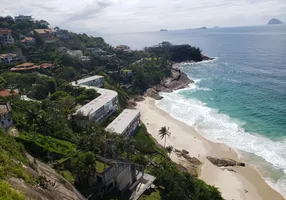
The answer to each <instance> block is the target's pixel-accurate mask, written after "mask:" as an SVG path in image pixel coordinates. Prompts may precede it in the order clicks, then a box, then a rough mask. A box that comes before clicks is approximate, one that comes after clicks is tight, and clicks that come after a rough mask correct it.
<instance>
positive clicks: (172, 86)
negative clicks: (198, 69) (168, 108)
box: [146, 65, 194, 100]
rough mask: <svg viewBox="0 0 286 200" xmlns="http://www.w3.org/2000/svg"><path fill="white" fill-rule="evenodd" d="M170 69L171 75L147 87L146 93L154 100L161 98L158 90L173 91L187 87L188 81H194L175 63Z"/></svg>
mask: <svg viewBox="0 0 286 200" xmlns="http://www.w3.org/2000/svg"><path fill="white" fill-rule="evenodd" d="M171 71H172V75H171V77H168V78H165V79H164V80H162V82H161V84H158V85H155V86H154V87H152V88H149V89H148V90H147V91H146V95H147V96H149V97H152V98H154V99H156V100H161V99H162V98H163V97H162V96H160V95H159V92H173V91H174V90H179V89H183V88H187V87H188V86H189V84H190V83H193V82H194V81H193V80H190V79H189V77H188V76H187V74H185V73H184V72H182V71H181V70H180V69H178V68H177V65H174V66H173V67H172V70H171Z"/></svg>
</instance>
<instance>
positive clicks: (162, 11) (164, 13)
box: [0, 0, 286, 33]
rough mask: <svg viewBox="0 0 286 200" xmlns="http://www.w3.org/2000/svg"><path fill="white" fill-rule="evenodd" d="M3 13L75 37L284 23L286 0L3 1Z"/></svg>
mask: <svg viewBox="0 0 286 200" xmlns="http://www.w3.org/2000/svg"><path fill="white" fill-rule="evenodd" d="M0 13H1V15H2V16H5V15H11V16H15V15H18V14H24V15H33V17H34V18H35V19H44V20H47V21H48V22H50V24H51V25H52V27H54V26H59V27H60V28H65V29H69V30H72V31H75V32H87V33H91V32H95V31H96V32H101V33H123V32H143V31H157V30H160V29H162V28H166V29H187V28H195V27H202V26H207V27H213V26H221V27H225V26H248V25H261V24H265V23H267V21H268V20H269V19H271V18H273V17H275V18H278V19H280V20H282V21H284V22H286V0H41V1H40V0H0Z"/></svg>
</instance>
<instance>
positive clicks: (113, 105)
mask: <svg viewBox="0 0 286 200" xmlns="http://www.w3.org/2000/svg"><path fill="white" fill-rule="evenodd" d="M102 80H103V81H104V78H103V79H102V77H100V76H93V77H90V78H87V79H81V80H78V81H76V82H73V83H72V85H73V86H80V87H84V88H87V89H94V90H96V92H97V93H99V94H100V96H99V97H97V98H96V99H94V100H92V101H91V102H89V103H88V104H86V105H84V106H82V107H81V108H79V109H78V110H77V111H76V113H75V114H76V115H83V116H86V117H88V118H89V119H90V120H92V121H95V122H98V121H101V120H103V119H105V118H107V117H109V116H110V115H111V114H113V113H114V112H115V111H116V110H117V102H118V94H117V92H115V91H113V90H107V89H102V88H99V87H94V86H93V85H95V86H100V85H101V86H102V85H103V83H102V82H101V81H102ZM90 85H92V86H90Z"/></svg>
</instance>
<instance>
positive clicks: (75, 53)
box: [67, 50, 83, 59]
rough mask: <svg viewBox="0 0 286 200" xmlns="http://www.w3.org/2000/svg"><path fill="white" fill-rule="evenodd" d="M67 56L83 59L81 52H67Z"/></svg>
mask: <svg viewBox="0 0 286 200" xmlns="http://www.w3.org/2000/svg"><path fill="white" fill-rule="evenodd" d="M67 54H69V55H71V56H72V57H77V58H79V59H81V58H82V57H83V52H82V50H68V51H67Z"/></svg>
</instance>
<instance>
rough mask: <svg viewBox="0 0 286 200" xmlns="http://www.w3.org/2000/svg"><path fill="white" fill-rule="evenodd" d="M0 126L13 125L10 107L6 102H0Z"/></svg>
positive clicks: (5, 127) (4, 127) (7, 126)
mask: <svg viewBox="0 0 286 200" xmlns="http://www.w3.org/2000/svg"><path fill="white" fill-rule="evenodd" d="M0 121H1V123H0V128H3V129H5V130H6V129H7V128H9V127H10V126H12V125H13V121H12V108H11V105H10V103H8V102H0Z"/></svg>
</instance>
